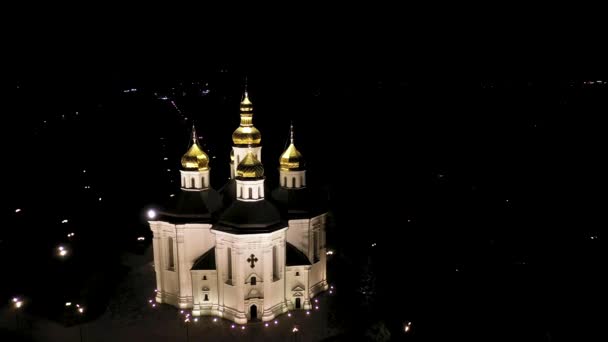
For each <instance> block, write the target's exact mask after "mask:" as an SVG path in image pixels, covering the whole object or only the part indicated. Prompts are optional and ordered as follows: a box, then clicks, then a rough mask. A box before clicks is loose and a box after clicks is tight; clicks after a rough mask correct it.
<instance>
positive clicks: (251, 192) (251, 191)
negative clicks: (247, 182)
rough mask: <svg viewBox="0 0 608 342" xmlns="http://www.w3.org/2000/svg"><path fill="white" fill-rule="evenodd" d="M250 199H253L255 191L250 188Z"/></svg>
mask: <svg viewBox="0 0 608 342" xmlns="http://www.w3.org/2000/svg"><path fill="white" fill-rule="evenodd" d="M249 198H250V199H251V198H253V189H252V188H249Z"/></svg>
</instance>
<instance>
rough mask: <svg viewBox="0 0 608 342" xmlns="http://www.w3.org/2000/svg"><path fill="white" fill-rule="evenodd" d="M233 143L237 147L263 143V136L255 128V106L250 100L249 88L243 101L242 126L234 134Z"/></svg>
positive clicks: (244, 94)
mask: <svg viewBox="0 0 608 342" xmlns="http://www.w3.org/2000/svg"><path fill="white" fill-rule="evenodd" d="M232 142H233V143H234V144H235V145H237V146H238V145H246V146H259V145H260V143H261V142H262V134H260V131H258V129H257V128H255V127H253V104H252V103H251V100H249V94H248V92H247V86H246V85H245V92H244V93H243V99H242V100H241V124H240V126H239V127H238V128H237V129H236V130H235V131H234V133H232Z"/></svg>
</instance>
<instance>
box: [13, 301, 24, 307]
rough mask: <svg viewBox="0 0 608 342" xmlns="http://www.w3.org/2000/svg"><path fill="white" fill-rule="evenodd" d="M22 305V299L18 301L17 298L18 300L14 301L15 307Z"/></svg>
mask: <svg viewBox="0 0 608 342" xmlns="http://www.w3.org/2000/svg"><path fill="white" fill-rule="evenodd" d="M22 305H23V302H22V301H20V300H18V301H16V302H15V307H16V308H17V309H19V308H20V307H21V306H22Z"/></svg>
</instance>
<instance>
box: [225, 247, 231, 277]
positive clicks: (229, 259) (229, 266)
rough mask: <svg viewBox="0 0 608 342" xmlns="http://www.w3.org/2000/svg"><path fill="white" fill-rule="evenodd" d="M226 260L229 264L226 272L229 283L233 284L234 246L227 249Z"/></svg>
mask: <svg viewBox="0 0 608 342" xmlns="http://www.w3.org/2000/svg"><path fill="white" fill-rule="evenodd" d="M226 258H227V260H226V262H227V265H228V272H227V274H226V278H227V283H228V284H230V285H232V248H228V249H227V251H226Z"/></svg>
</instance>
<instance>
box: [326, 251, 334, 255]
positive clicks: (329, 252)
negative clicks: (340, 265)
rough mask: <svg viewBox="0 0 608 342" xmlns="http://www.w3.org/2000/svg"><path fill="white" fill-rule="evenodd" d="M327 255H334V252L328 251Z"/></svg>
mask: <svg viewBox="0 0 608 342" xmlns="http://www.w3.org/2000/svg"><path fill="white" fill-rule="evenodd" d="M325 254H327V255H333V254H334V251H327V253H325Z"/></svg>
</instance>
